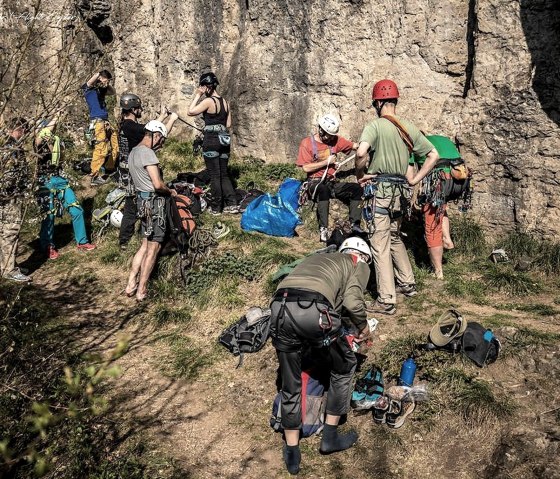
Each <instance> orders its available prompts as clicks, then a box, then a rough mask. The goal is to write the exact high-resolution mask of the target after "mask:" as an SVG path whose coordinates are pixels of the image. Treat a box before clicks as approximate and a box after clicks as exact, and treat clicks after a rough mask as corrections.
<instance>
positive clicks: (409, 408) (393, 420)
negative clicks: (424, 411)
mask: <svg viewBox="0 0 560 479" xmlns="http://www.w3.org/2000/svg"><path fill="white" fill-rule="evenodd" d="M415 409H416V403H415V402H414V399H407V400H406V401H403V402H401V403H400V406H399V412H398V413H396V414H387V419H386V421H385V422H386V424H387V426H389V427H391V428H393V429H398V428H399V427H402V426H403V424H404V421H405V419H406V418H407V417H408V416H410V415H411V414H412V413H413V411H414V410H415Z"/></svg>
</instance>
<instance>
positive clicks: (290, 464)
mask: <svg viewBox="0 0 560 479" xmlns="http://www.w3.org/2000/svg"><path fill="white" fill-rule="evenodd" d="M284 462H285V463H286V469H288V472H289V473H290V474H291V475H292V476H295V475H296V474H297V473H298V472H299V464H300V462H301V452H300V450H299V446H288V445H287V444H284Z"/></svg>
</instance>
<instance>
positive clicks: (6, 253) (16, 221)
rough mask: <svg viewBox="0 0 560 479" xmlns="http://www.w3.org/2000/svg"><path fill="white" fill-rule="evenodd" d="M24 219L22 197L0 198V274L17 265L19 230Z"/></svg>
mask: <svg viewBox="0 0 560 479" xmlns="http://www.w3.org/2000/svg"><path fill="white" fill-rule="evenodd" d="M22 220H23V201H22V199H21V198H16V199H11V200H7V201H1V200H0V275H1V276H5V275H7V274H8V273H11V272H12V271H13V270H14V269H15V267H16V255H17V247H18V240H19V231H20V229H21V223H22Z"/></svg>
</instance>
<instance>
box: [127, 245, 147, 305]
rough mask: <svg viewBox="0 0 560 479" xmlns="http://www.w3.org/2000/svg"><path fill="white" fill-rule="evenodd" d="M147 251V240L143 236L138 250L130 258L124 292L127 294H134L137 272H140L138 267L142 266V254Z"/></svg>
mask: <svg viewBox="0 0 560 479" xmlns="http://www.w3.org/2000/svg"><path fill="white" fill-rule="evenodd" d="M147 251H148V240H147V239H145V238H144V239H143V240H142V243H141V244H140V248H138V251H137V252H136V254H135V255H134V258H133V259H132V267H131V269H130V274H129V275H128V283H127V285H126V289H125V293H126V294H128V295H131V294H134V291H135V290H136V286H137V280H138V273H139V272H140V267H141V266H142V262H143V261H144V256H145V255H146V252H147Z"/></svg>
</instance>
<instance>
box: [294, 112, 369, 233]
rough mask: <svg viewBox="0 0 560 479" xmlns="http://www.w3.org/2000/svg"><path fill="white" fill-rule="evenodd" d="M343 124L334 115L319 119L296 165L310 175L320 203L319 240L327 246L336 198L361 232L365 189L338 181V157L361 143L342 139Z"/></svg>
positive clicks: (310, 191)
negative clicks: (346, 207)
mask: <svg viewBox="0 0 560 479" xmlns="http://www.w3.org/2000/svg"><path fill="white" fill-rule="evenodd" d="M339 128H340V122H339V121H338V119H337V118H336V117H335V116H334V115H330V114H329V115H324V116H322V117H321V118H319V122H318V125H317V133H314V134H313V135H311V136H308V137H307V138H304V139H303V140H302V141H301V143H300V145H299V152H298V157H297V161H296V165H297V166H299V167H300V168H301V169H302V170H303V171H304V172H305V173H307V182H308V183H307V191H308V196H309V197H310V199H311V200H312V201H316V202H317V220H318V221H319V239H320V241H322V242H323V243H326V242H327V239H328V235H329V231H328V226H329V205H330V200H331V198H336V199H338V200H340V201H342V202H343V203H345V204H346V205H348V207H349V217H350V222H351V223H352V224H353V227H354V229H355V230H357V232H360V233H361V232H362V231H361V229H360V218H361V209H360V203H361V200H362V192H363V190H362V187H361V186H360V185H359V184H357V183H349V182H344V181H339V180H338V179H336V177H335V173H336V170H337V168H338V162H337V158H336V154H337V153H346V154H348V153H350V152H351V151H352V150H356V149H357V148H358V144H357V143H353V142H351V141H350V140H347V139H346V138H344V137H342V136H340V135H338V130H339Z"/></svg>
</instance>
